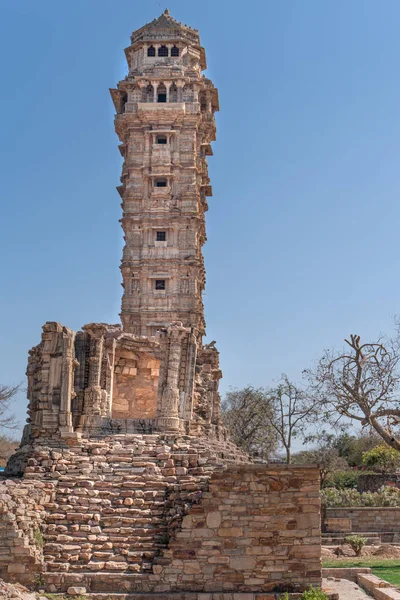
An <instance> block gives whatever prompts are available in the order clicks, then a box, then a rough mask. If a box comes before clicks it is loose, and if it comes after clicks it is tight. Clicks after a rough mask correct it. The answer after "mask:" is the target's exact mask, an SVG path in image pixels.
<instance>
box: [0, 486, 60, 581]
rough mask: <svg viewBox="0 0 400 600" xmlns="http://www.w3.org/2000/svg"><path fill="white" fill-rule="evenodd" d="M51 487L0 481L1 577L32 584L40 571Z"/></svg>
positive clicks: (51, 492)
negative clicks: (46, 505) (43, 534)
mask: <svg viewBox="0 0 400 600" xmlns="http://www.w3.org/2000/svg"><path fill="white" fill-rule="evenodd" d="M52 494H53V485H52V484H51V483H50V482H49V483H43V482H35V483H29V482H23V483H22V482H21V481H18V480H12V479H6V480H5V479H3V480H0V578H3V579H5V580H7V581H18V582H21V583H25V584H27V585H32V584H33V583H34V582H35V580H36V578H40V574H41V573H42V571H43V537H42V530H43V526H44V522H45V517H46V512H45V509H44V505H45V504H46V503H47V502H49V501H50V499H51V498H52Z"/></svg>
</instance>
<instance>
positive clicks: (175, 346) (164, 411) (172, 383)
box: [157, 323, 190, 431]
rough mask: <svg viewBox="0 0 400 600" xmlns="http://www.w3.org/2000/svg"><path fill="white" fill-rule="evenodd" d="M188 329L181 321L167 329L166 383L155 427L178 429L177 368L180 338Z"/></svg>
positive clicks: (180, 346)
mask: <svg viewBox="0 0 400 600" xmlns="http://www.w3.org/2000/svg"><path fill="white" fill-rule="evenodd" d="M188 331H190V330H188V329H187V328H186V327H183V326H182V324H181V323H176V324H175V323H174V324H172V325H171V327H169V329H168V337H169V352H168V365H167V378H166V385H165V387H164V389H163V391H162V397H161V403H160V407H159V414H158V418H157V429H162V430H167V431H171V430H173V431H179V429H180V419H179V369H180V363H181V354H182V340H183V338H184V337H185V335H187V332H188Z"/></svg>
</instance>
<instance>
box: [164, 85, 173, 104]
mask: <svg viewBox="0 0 400 600" xmlns="http://www.w3.org/2000/svg"><path fill="white" fill-rule="evenodd" d="M164 85H165V89H166V91H167V97H166V101H167V102H169V92H170V89H171V85H172V81H166V82H165V83H164Z"/></svg>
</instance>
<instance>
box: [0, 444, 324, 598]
mask: <svg viewBox="0 0 400 600" xmlns="http://www.w3.org/2000/svg"><path fill="white" fill-rule="evenodd" d="M246 460H247V458H246V456H245V455H243V454H241V453H240V452H239V451H238V449H237V448H236V447H235V446H234V445H233V444H230V443H228V442H221V441H220V442H219V441H218V440H207V439H205V438H196V437H194V436H177V435H172V434H171V435H168V434H154V435H139V434H132V435H119V436H118V435H117V436H113V437H107V438H104V439H100V438H99V439H90V440H81V441H80V442H79V443H78V444H77V445H75V446H73V447H71V448H51V447H43V446H38V447H34V448H32V451H31V455H30V458H29V459H28V467H27V468H26V471H25V474H24V478H23V479H22V480H11V481H10V480H5V481H4V482H3V484H2V485H1V486H0V490H1V492H0V504H1V506H2V507H3V508H2V511H1V513H0V528H2V539H3V540H5V542H2V543H3V544H4V546H1V544H2V543H0V575H1V576H3V577H4V578H5V579H7V578H8V579H10V580H18V581H22V582H23V583H26V584H29V583H32V581H33V580H34V579H35V578H36V580H37V579H38V578H39V579H40V581H42V582H43V584H44V585H45V586H46V589H47V590H48V591H50V592H56V591H57V592H59V591H63V592H65V591H67V589H68V588H69V587H70V586H83V587H85V588H86V589H87V590H88V591H90V592H110V593H111V592H115V591H117V590H118V591H120V592H125V593H153V594H156V593H161V592H183V591H187V592H189V591H190V592H203V593H206V592H207V593H208V592H223V591H232V592H233V591H235V592H237V593H239V592H254V593H255V592H261V591H264V592H266V591H273V590H279V589H281V588H282V589H283V588H285V589H288V591H296V590H297V589H300V590H301V589H304V588H305V587H307V586H308V585H310V584H314V585H318V584H319V583H320V579H321V568H320V541H321V540H320V499H319V470H318V469H317V468H316V467H288V466H284V465H251V464H248V463H246V462H244V461H246ZM240 462H242V464H238V463H240ZM14 515H15V516H14Z"/></svg>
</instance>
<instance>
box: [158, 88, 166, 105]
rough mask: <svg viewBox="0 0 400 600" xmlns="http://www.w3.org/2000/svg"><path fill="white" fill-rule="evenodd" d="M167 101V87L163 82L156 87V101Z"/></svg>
mask: <svg viewBox="0 0 400 600" xmlns="http://www.w3.org/2000/svg"><path fill="white" fill-rule="evenodd" d="M166 101H167V88H166V87H165V85H164V84H163V83H160V85H159V86H158V88H157V102H166Z"/></svg>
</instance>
